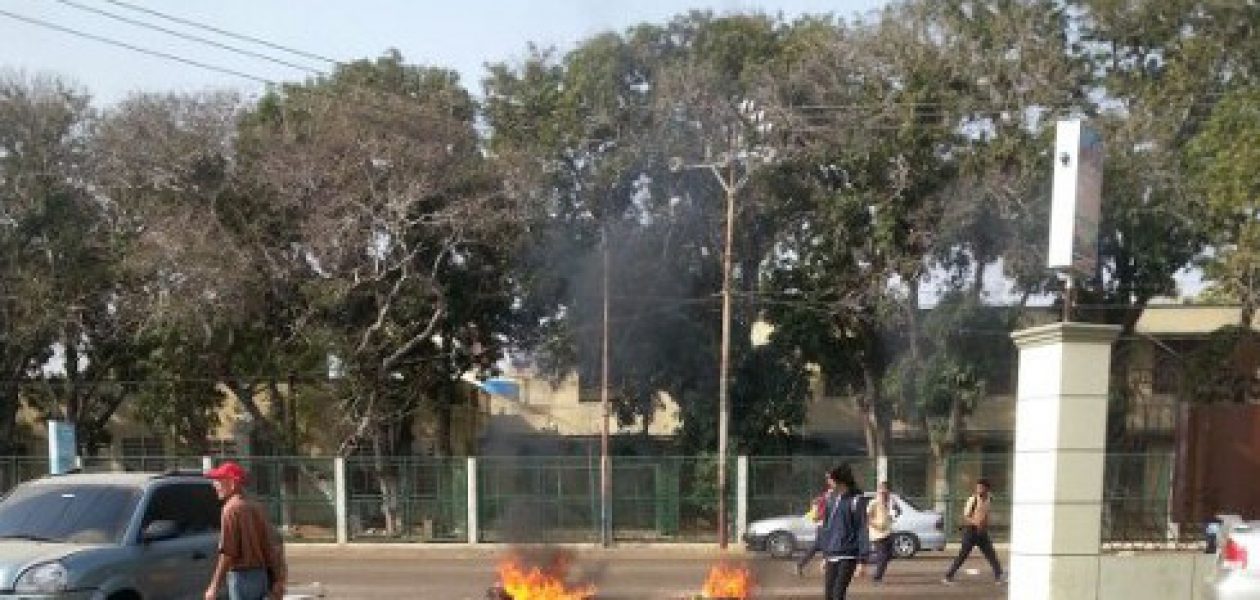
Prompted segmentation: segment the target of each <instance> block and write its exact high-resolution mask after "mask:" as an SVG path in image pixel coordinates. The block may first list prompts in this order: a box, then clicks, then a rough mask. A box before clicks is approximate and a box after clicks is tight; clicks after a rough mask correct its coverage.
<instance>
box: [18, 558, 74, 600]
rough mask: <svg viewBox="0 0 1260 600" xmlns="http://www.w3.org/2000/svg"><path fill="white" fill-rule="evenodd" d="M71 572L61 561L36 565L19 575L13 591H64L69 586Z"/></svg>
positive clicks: (44, 592) (43, 592) (40, 592)
mask: <svg viewBox="0 0 1260 600" xmlns="http://www.w3.org/2000/svg"><path fill="white" fill-rule="evenodd" d="M69 583H70V574H69V573H68V572H67V571H66V567H65V566H63V565H62V564H61V563H57V562H51V563H44V564H42V565H35V566H33V567H31V568H29V569H27V570H26V571H25V572H24V573H22V576H21V577H18V580H17V583H16V584H15V585H14V586H13V591H15V592H20V593H27V594H29V593H38V594H47V593H50V592H60V591H64V590H65V589H66V588H67V587H69Z"/></svg>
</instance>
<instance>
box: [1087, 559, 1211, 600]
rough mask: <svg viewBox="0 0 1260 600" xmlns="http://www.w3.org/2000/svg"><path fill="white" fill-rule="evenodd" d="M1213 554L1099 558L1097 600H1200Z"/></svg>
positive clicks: (1202, 596)
mask: <svg viewBox="0 0 1260 600" xmlns="http://www.w3.org/2000/svg"><path fill="white" fill-rule="evenodd" d="M1215 558H1216V556H1215V555H1213V554H1203V553H1198V552H1195V553H1189V552H1152V553H1147V554H1107V555H1103V556H1101V557H1099V569H1098V570H1099V577H1098V597H1099V598H1101V599H1103V600H1112V599H1116V600H1139V599H1140V600H1200V599H1203V598H1206V596H1205V595H1204V588H1205V584H1204V582H1205V581H1206V580H1207V579H1208V578H1209V577H1211V576H1212V573H1213V572H1214V569H1215V567H1214V565H1213V563H1214V561H1215Z"/></svg>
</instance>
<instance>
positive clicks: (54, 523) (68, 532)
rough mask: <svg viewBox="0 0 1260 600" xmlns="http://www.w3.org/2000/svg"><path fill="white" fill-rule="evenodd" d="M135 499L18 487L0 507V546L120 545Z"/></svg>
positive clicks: (81, 488)
mask: <svg viewBox="0 0 1260 600" xmlns="http://www.w3.org/2000/svg"><path fill="white" fill-rule="evenodd" d="M139 497H140V490H139V489H137V488H134V487H126V486H117V485H83V484H79V485H75V484H47V483H41V484H37V485H32V484H28V485H23V486H18V487H17V488H16V489H14V490H13V492H12V493H10V494H9V495H8V497H6V498H5V499H4V500H3V501H0V540H5V539H21V540H35V541H45V542H66V543H80V544H104V543H119V542H120V541H121V540H122V536H123V534H124V532H125V531H126V529H127V523H128V521H129V519H130V518H131V515H132V513H133V512H135V507H136V502H137V501H138V500H139Z"/></svg>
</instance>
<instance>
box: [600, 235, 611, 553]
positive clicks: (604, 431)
mask: <svg viewBox="0 0 1260 600" xmlns="http://www.w3.org/2000/svg"><path fill="white" fill-rule="evenodd" d="M603 238H604V249H603V250H604V257H603V258H604V318H603V342H602V346H603V347H602V348H601V353H602V356H601V358H600V384H599V402H600V404H601V405H602V407H603V413H604V414H603V419H602V420H601V424H600V432H599V539H600V541H601V542H602V543H603V545H604V547H605V548H607V547H608V546H610V545H612V523H611V522H610V520H611V519H610V517H611V515H609V512H610V511H609V506H608V503H609V502H610V501H611V500H612V472H611V471H612V465H611V459H610V458H609V456H608V415H609V407H608V367H609V365H608V227H607V226H604V235H603Z"/></svg>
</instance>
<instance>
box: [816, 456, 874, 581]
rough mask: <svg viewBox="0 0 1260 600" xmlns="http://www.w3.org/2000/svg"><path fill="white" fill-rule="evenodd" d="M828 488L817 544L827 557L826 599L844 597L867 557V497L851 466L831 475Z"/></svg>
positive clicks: (845, 466) (834, 471)
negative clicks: (856, 481) (863, 493)
mask: <svg viewBox="0 0 1260 600" xmlns="http://www.w3.org/2000/svg"><path fill="white" fill-rule="evenodd" d="M827 487H828V488H829V489H830V490H831V491H830V492H828V494H827V500H826V502H825V503H824V505H823V521H822V526H821V527H820V528H819V530H818V543H817V545H818V550H819V551H820V552H822V554H823V556H824V557H825V559H826V567H825V569H824V571H823V572H824V574H825V575H824V577H823V585H824V586H825V587H824V588H823V596H824V597H825V598H826V600H844V599H845V596H846V595H847V594H848V591H849V584H850V583H852V582H853V576H854V574H855V573H856V572H857V571H858V567H859V565H861V564H862V563H863V562H864V561H865V560H866V555H867V539H866V499H865V497H863V495H862V491H861V490H859V489H857V485H856V484H855V483H854V481H853V471H852V470H851V469H850V468H849V466H848V465H841V466H839V467H836V468H834V469H832V470H831V471H830V472H829V473H828V474H827Z"/></svg>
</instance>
